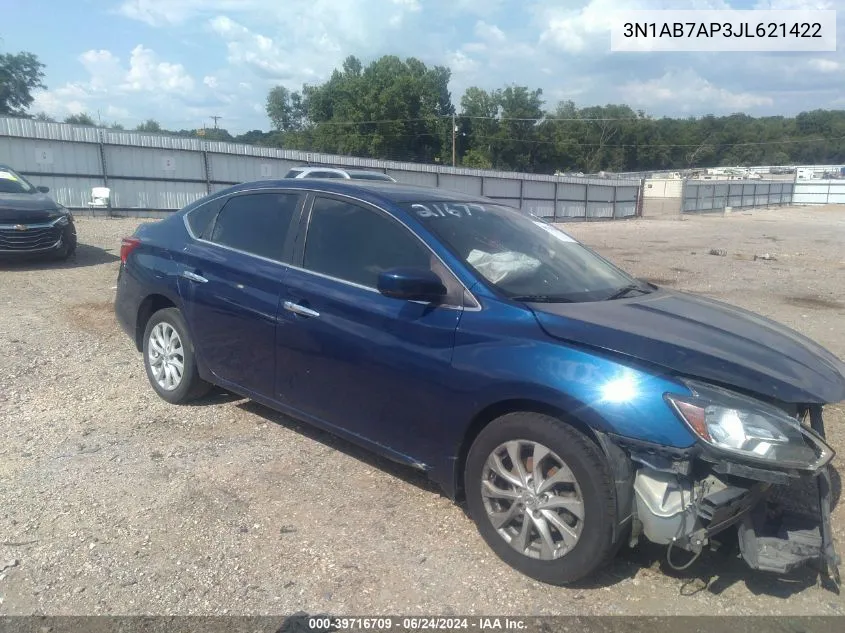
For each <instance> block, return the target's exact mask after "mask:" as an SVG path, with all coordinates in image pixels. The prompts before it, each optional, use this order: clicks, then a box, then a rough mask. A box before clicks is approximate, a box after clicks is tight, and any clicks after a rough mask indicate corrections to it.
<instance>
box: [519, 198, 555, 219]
mask: <svg viewBox="0 0 845 633" xmlns="http://www.w3.org/2000/svg"><path fill="white" fill-rule="evenodd" d="M522 209H523V210H524V211H527V212H528V213H531V214H533V215H537V216H540V217H541V218H550V217H553V216H554V214H555V203H554V200H532V199H528V198H526V199H525V200H523V201H522Z"/></svg>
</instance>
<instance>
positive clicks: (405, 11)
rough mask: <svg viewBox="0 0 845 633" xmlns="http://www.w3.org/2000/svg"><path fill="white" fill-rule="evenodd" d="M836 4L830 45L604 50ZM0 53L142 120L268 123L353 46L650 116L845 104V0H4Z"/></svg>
mask: <svg viewBox="0 0 845 633" xmlns="http://www.w3.org/2000/svg"><path fill="white" fill-rule="evenodd" d="M651 8H664V9H689V8H715V9H725V8H736V9H750V8H767V9H768V8H773V9H802V8H810V9H837V10H839V11H840V13H839V14H837V23H838V29H837V37H838V40H839V42H840V43H838V45H837V48H838V51H837V52H832V53H794V52H783V53H753V52H738V53H678V52H665V53H621V52H611V46H610V25H611V21H612V20H613V19H614V14H615V12H616V11H618V10H620V9H651ZM0 15H3V16H4V18H3V19H2V20H0V52H3V53H15V52H19V51H30V52H32V53H35V54H36V55H37V56H38V57H39V59H40V60H41V61H42V63H44V64H45V65H46V69H45V73H46V78H45V83H46V85H47V90H45V91H38V92H37V93H36V98H35V103H34V105H33V107H32V108H31V112H33V113H35V112H41V111H43V112H46V113H48V114H50V115H51V116H54V117H57V118H59V119H61V118H64V117H65V116H67V115H68V114H73V113H78V112H83V111H84V112H88V113H89V114H91V115H93V116H94V117H95V119H96V117H97V116H99V117H100V119H101V120H102V121H103V122H104V123H111V122H117V123H121V124H123V125H125V126H126V127H134V126H136V125H138V124H139V123H141V122H142V121H144V120H146V119H148V118H153V119H156V120H157V121H159V122H160V123H161V124H162V126H164V127H166V128H170V129H182V128H197V127H202V126H203V125H206V126H211V125H213V121H212V119H211V118H210V117H213V116H218V117H221V118H220V119H219V125H220V127H224V128H226V129H228V130H229V131H230V132H232V133H241V132H245V131H248V130H251V129H263V130H267V129H269V127H270V122H269V120H268V119H267V117H266V114H265V111H264V101H265V99H266V95H267V92H268V91H269V90H270V88H272V87H273V86H275V85H284V86H286V87H288V88H290V89H294V90H298V89H301V87H302V85H303V83H309V84H314V83H319V82H322V81H324V80H326V79H327V78H328V77H329V76H330V75H331V72H332V70H333V69H334V68H337V67H339V66H340V64H341V63H342V61H343V59H344V58H345V57H346V56H348V55H356V56H357V57H359V58H360V59H361V60H362V61H363V62H364V63H365V64H366V63H367V62H369V61H371V60H373V59H376V58H378V57H379V56H381V55H385V54H394V55H399V56H401V57H403V58H404V57H412V56H413V57H416V58H418V59H420V60H422V61H423V62H425V63H426V64H428V65H446V66H448V67H449V68H450V69H451V71H452V79H451V83H450V90H451V93H452V101H453V103H455V104H456V105H458V104H459V103H460V97H461V95H462V94H463V92H464V90H465V89H466V88H467V87H470V86H479V87H481V88H485V89H495V88H500V87H504V86H507V85H511V84H516V85H522V86H528V87H529V88H532V89H534V88H542V90H543V98H544V100H545V106H546V108H547V109H550V110H551V109H554V107H555V106H556V104H557V103H558V102H560V101H562V100H572V101H574V102H575V103H576V104H577V105H578V106H579V107H585V106H590V105H604V104H608V103H626V104H628V105H630V106H631V107H633V108H635V109H642V110H645V111H646V112H647V113H649V114H651V115H654V116H663V115H668V116H699V115H704V114H716V115H719V114H731V113H734V112H745V113H748V114H751V115H771V114H782V115H794V114H797V113H798V112H801V111H806V110H810V109H815V108H837V109H838V108H845V90H843V88H845V82H843V79H845V41H843V40H845V24H843V20H845V0H686V1H682V2H681V1H676V2H671V1H664V0H0Z"/></svg>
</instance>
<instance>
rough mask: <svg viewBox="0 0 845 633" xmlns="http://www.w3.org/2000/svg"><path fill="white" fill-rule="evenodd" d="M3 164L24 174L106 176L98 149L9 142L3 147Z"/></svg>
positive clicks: (0, 157) (0, 148)
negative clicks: (103, 174) (103, 172)
mask: <svg viewBox="0 0 845 633" xmlns="http://www.w3.org/2000/svg"><path fill="white" fill-rule="evenodd" d="M0 163H5V164H6V165H9V166H10V167H12V168H13V169H16V170H18V171H19V172H21V173H23V174H34V173H47V174H85V175H88V176H95V175H99V174H100V173H102V169H101V167H100V150H99V146H98V145H92V144H90V143H69V142H63V141H46V140H41V139H29V138H6V139H4V140H3V142H2V143H0Z"/></svg>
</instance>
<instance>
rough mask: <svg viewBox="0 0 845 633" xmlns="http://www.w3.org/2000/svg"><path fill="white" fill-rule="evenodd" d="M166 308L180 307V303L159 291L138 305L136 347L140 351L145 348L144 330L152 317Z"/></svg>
mask: <svg viewBox="0 0 845 633" xmlns="http://www.w3.org/2000/svg"><path fill="white" fill-rule="evenodd" d="M165 308H177V309H179V305H178V304H177V303H176V302H175V301H174V300H173V298H171V297H169V296H167V295H166V294H162V293H158V292H156V293H152V294H149V295H147V296H146V297H144V299H143V301H141V303H140V304H139V305H138V314H137V316H136V318H135V347H136V348H137V350H138V351H139V352H141V351H143V349H144V331H145V330H146V329H147V323H148V322H149V320H150V317H152V316H153V315H154V314H155V313H156V312H158V311H159V310H163V309H165Z"/></svg>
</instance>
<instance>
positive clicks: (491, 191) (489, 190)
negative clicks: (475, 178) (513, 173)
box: [440, 176, 519, 206]
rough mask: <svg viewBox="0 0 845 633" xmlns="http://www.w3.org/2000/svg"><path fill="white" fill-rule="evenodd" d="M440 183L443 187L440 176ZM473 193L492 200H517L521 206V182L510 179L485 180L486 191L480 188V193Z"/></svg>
mask: <svg viewBox="0 0 845 633" xmlns="http://www.w3.org/2000/svg"><path fill="white" fill-rule="evenodd" d="M480 182H481V181H479V185H480ZM440 183H441V186H442V183H443V176H440ZM473 193H478V194H479V195H482V196H488V197H490V198H516V200H517V206H519V180H514V179H510V178H485V179H484V190H483V191H482V190H481V187H480V186H479V189H478V191H477V192H476V191H474V192H473Z"/></svg>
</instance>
